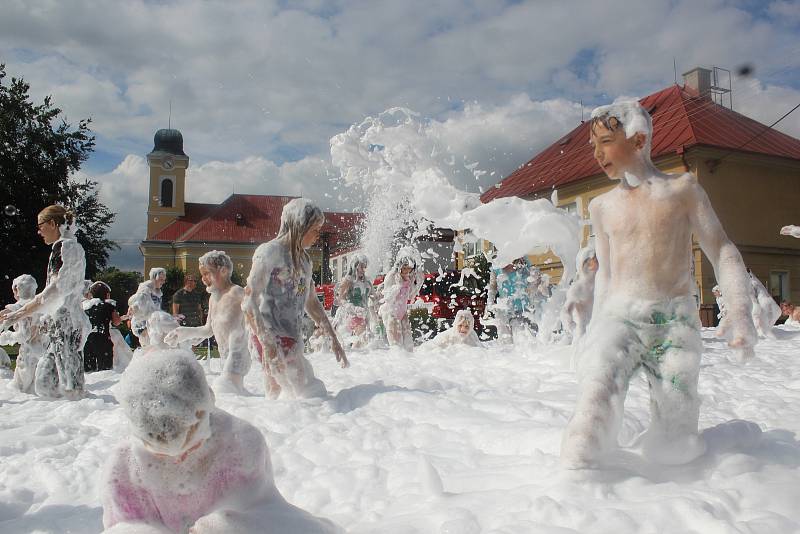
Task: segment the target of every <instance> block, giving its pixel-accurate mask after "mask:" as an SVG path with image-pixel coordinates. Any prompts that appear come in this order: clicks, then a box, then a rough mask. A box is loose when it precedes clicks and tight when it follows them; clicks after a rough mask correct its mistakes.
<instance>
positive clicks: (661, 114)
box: [481, 85, 800, 202]
mask: <svg viewBox="0 0 800 534" xmlns="http://www.w3.org/2000/svg"><path fill="white" fill-rule="evenodd" d="M639 102H640V103H641V104H642V106H643V107H644V108H645V109H647V110H648V111H649V112H650V114H651V115H652V117H653V140H652V152H651V157H652V158H653V159H654V160H655V159H656V158H658V157H659V156H663V155H666V154H674V153H679V152H680V151H682V150H686V149H688V148H690V147H692V146H700V145H702V146H711V147H718V148H723V149H729V150H736V151H739V152H750V153H758V154H767V155H771V156H778V157H783V158H790V159H795V160H800V140H798V139H795V138H793V137H790V136H788V135H786V134H783V133H781V132H778V131H777V130H773V129H766V126H765V125H763V124H761V123H760V122H758V121H755V120H753V119H751V118H749V117H745V116H744V115H742V114H740V113H737V112H735V111H732V110H730V109H728V108H726V107H724V106H720V105H719V104H716V103H715V102H713V101H712V100H711V99H710V98H709V97H707V96H704V97H700V96H697V94H696V93H693V92H692V90H691V89H687V88H685V87H680V86H678V85H673V86H671V87H668V88H666V89H663V90H661V91H659V92H657V93H654V94H652V95H650V96H648V97H645V98H643V99H641V100H640V101H639ZM759 134H760V135H759ZM756 135H759V136H758V138H756V139H755V140H752V141H751V139H752V138H753V137H754V136H756ZM748 141H750V142H748ZM745 143H747V144H746V145H745ZM742 145H745V146H742ZM739 147H742V148H739ZM600 172H601V169H600V167H599V166H598V165H597V162H596V161H595V159H594V155H593V153H592V149H591V146H590V145H589V123H588V122H586V123H583V124H581V125H580V126H578V127H577V128H575V129H574V130H572V131H571V132H569V133H568V134H567V135H565V136H564V137H562V138H561V139H559V140H558V141H556V142H555V143H553V144H552V145H550V146H549V147H548V148H546V149H544V150H543V151H542V152H540V153H539V154H537V155H536V156H535V157H534V158H533V159H531V160H530V161H528V162H527V163H525V164H524V165H522V166H521V167H520V168H518V169H517V170H515V171H514V172H513V173H511V174H510V175H508V176H507V177H506V178H504V179H503V180H501V181H500V182H499V183H498V184H497V185H496V186H495V187H493V188H492V189H489V190H488V191H486V192H485V193H484V194H483V195H482V196H481V200H482V201H483V202H489V201H490V200H492V199H495V198H502V197H510V196H519V197H525V196H528V195H531V194H534V193H538V192H540V191H547V190H551V189H553V188H558V187H561V186H563V185H566V184H569V183H573V182H577V181H579V180H582V179H584V178H589V177H591V176H594V175H597V174H599V173H600Z"/></svg>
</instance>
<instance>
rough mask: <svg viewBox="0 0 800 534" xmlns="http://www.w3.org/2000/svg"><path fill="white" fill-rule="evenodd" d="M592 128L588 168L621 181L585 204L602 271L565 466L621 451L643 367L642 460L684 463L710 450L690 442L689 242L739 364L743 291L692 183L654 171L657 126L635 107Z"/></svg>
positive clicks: (746, 328)
mask: <svg viewBox="0 0 800 534" xmlns="http://www.w3.org/2000/svg"><path fill="white" fill-rule="evenodd" d="M590 126H591V132H590V142H591V144H592V146H593V148H594V156H595V159H596V160H597V162H598V164H599V165H600V167H601V168H602V169H603V171H604V172H605V173H606V175H608V177H609V178H611V179H614V180H619V181H620V183H619V185H618V186H617V187H616V188H614V189H612V190H611V191H609V192H607V193H605V194H603V195H600V196H599V197H597V198H595V199H594V200H592V202H591V203H590V204H589V214H590V216H591V220H592V224H593V225H594V232H595V234H596V242H595V245H596V250H597V260H598V262H599V268H598V271H597V279H596V286H595V311H594V313H593V316H592V320H591V323H590V325H589V328H588V331H587V334H586V338H585V339H584V342H583V344H582V351H581V353H580V355H579V361H578V386H579V392H578V398H577V405H576V407H575V412H574V414H573V416H572V419H571V420H570V422H569V423H568V425H567V428H566V430H565V431H564V435H563V441H562V447H561V459H562V462H563V463H564V465H565V466H566V467H569V468H582V467H590V466H592V465H594V464H595V463H596V461H597V460H598V458H599V457H600V456H601V455H602V454H603V453H604V452H606V451H608V450H609V449H612V448H613V447H615V446H616V439H617V434H618V431H619V428H620V423H621V421H622V411H623V403H624V400H625V395H626V393H627V389H628V382H629V380H630V379H631V377H632V376H633V375H634V373H635V372H636V371H637V369H639V368H640V367H641V368H642V369H643V370H644V371H645V374H646V376H647V379H648V382H649V384H650V396H651V397H650V398H651V423H650V428H649V429H648V430H647V432H645V434H644V435H643V436H642V439H641V445H642V452H643V453H644V454H645V456H646V457H648V458H650V459H651V460H654V461H658V462H661V463H676V464H678V463H685V462H689V461H691V460H692V459H694V458H696V457H697V456H699V455H701V454H703V452H704V451H705V444H704V442H703V440H702V438H701V437H700V436H699V435H698V433H697V422H698V416H699V410H700V399H699V398H698V395H697V379H698V371H699V367H700V354H701V352H702V342H701V339H700V331H699V327H700V324H699V320H698V314H697V308H696V306H695V301H694V299H693V297H692V287H693V284H694V281H693V280H692V276H691V273H690V271H689V269H687V265H688V263H689V256H690V254H691V242H692V241H691V239H692V236H693V235H694V237H695V238H696V239H697V241H698V242H699V243H700V247H701V248H702V249H703V251H704V252H705V253H706V256H708V258H709V260H710V261H711V264H712V265H713V266H714V271H715V273H716V275H717V280H719V283H720V286H721V287H722V292H723V294H725V295H726V299H727V312H728V320H729V321H730V323H729V328H730V337H729V344H730V346H731V347H733V348H734V349H735V352H736V354H737V356H738V357H739V358H740V359H742V360H745V359H747V358H749V357H751V356H752V355H753V348H752V347H753V345H754V343H755V340H756V333H755V329H754V328H753V322H752V320H751V319H750V307H751V303H750V296H749V291H750V283H749V280H748V278H747V273H746V271H745V269H744V265H743V264H742V258H741V255H740V254H739V251H738V250H737V249H736V247H735V246H734V245H733V243H731V241H730V240H729V239H728V237H727V236H726V235H725V231H724V230H723V229H722V226H721V225H720V222H719V220H718V219H717V216H716V214H715V213H714V210H713V208H712V207H711V203H710V202H709V200H708V196H707V195H706V193H705V191H704V190H703V188H702V187H701V186H700V184H699V183H698V182H697V178H695V177H694V176H693V175H692V174H689V173H686V174H682V175H669V174H664V173H662V172H661V171H659V170H658V169H657V168H656V167H655V166H654V165H653V163H652V162H651V160H650V139H651V135H652V123H651V120H650V116H649V115H648V114H647V112H646V111H645V110H644V109H642V107H641V106H640V105H639V103H638V102H635V101H632V102H617V103H614V104H612V105H610V106H603V107H600V108H597V109H596V110H595V111H594V112H593V113H592V121H591V125H590Z"/></svg>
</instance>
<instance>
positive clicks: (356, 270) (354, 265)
mask: <svg viewBox="0 0 800 534" xmlns="http://www.w3.org/2000/svg"><path fill="white" fill-rule="evenodd" d="M367 263H368V261H367V257H366V256H365V255H364V254H356V255H354V256H353V257H352V258H351V260H350V267H349V268H348V271H347V274H346V275H345V277H344V278H342V281H341V282H340V283H339V287H337V288H336V292H337V295H338V296H339V302H340V303H341V305H340V306H339V310H338V312H337V313H336V318H335V320H334V323H335V326H336V329H337V331H338V332H339V333H340V334H341V335H342V338H343V341H345V342H346V344H348V345H350V346H351V347H354V348H359V347H363V346H364V345H366V344H367V341H368V339H367V336H368V335H369V332H370V328H369V321H368V317H369V313H368V311H367V305H368V303H369V297H370V295H371V294H372V283H371V282H370V281H369V280H368V279H367V276H366V269H367Z"/></svg>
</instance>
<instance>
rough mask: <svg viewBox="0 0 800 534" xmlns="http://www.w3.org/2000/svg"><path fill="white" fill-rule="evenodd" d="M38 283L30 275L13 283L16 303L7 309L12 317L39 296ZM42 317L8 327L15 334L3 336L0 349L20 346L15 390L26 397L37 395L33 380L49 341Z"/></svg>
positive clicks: (35, 317)
mask: <svg viewBox="0 0 800 534" xmlns="http://www.w3.org/2000/svg"><path fill="white" fill-rule="evenodd" d="M36 287H37V284H36V279H35V278H34V277H32V276H31V275H29V274H22V275H20V276H18V277H16V278H14V280H13V281H12V282H11V290H12V291H13V292H14V298H15V299H16V302H15V303H13V304H9V305H7V306H6V308H5V309H6V310H7V311H8V312H9V313H11V312H14V311H16V310H19V309H20V308H22V307H23V306H24V305H25V304H27V303H28V302H29V301H30V300H31V299H33V297H34V296H36ZM40 320H41V317H40V315H39V314H37V313H34V314H31V315H29V316H28V317H26V318H25V319H21V320H19V321H17V322H15V323H13V324H11V323H9V324H8V326H13V327H14V331H13V332H12V331H7V332H3V333H2V334H0V345H17V344H18V345H19V353H18V354H17V366H16V367H15V368H14V381H13V384H14V387H16V388H17V389H19V390H20V391H22V392H23V393H31V392H32V391H33V379H34V376H35V372H36V364H37V363H39V356H41V355H42V354H43V353H44V351H45V349H46V348H47V344H48V342H49V339H48V338H47V336H45V335H44V334H43V333H42V332H41V328H40V326H39V322H40Z"/></svg>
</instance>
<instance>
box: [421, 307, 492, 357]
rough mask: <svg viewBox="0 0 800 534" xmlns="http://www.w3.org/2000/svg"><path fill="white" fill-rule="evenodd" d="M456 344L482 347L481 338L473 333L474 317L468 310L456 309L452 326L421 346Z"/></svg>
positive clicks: (439, 346)
mask: <svg viewBox="0 0 800 534" xmlns="http://www.w3.org/2000/svg"><path fill="white" fill-rule="evenodd" d="M457 345H466V346H468V347H481V348H483V344H482V343H481V340H480V339H478V334H476V333H475V318H474V317H473V316H472V312H471V311H469V310H458V312H456V317H455V319H453V326H452V327H451V328H448V329H447V330H445V331H444V332H441V333H440V334H438V335H437V336H436V337H435V338H433V339H431V340H430V341H426V342H425V343H424V344H423V345H422V347H424V348H429V349H430V348H439V349H443V348H451V347H454V346H457Z"/></svg>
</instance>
